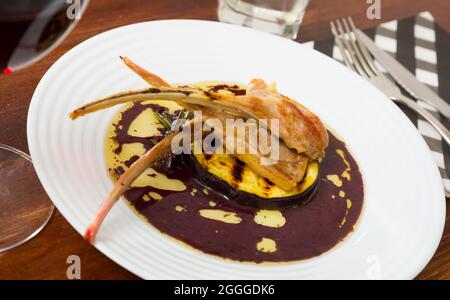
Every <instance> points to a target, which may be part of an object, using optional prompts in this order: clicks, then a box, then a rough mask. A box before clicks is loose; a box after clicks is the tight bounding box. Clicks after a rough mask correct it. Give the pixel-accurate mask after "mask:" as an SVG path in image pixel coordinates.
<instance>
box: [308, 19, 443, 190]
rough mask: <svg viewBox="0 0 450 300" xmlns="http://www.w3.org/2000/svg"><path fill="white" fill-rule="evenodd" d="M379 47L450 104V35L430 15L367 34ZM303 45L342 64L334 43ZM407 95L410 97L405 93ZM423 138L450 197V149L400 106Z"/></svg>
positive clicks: (421, 122)
mask: <svg viewBox="0 0 450 300" xmlns="http://www.w3.org/2000/svg"><path fill="white" fill-rule="evenodd" d="M365 32H366V34H367V35H369V36H370V37H371V38H372V39H374V40H375V42H376V43H377V45H378V46H379V47H380V48H382V49H384V50H385V51H387V52H389V53H391V54H392V55H393V56H394V57H395V58H396V59H397V60H398V61H399V62H401V63H402V64H403V65H404V66H405V67H406V68H407V69H409V71H411V72H412V73H413V74H415V75H416V77H417V79H419V80H420V81H421V82H423V83H425V84H427V85H428V86H429V87H431V88H432V89H433V90H434V91H435V92H436V93H438V94H439V95H440V96H441V97H442V98H443V99H445V100H446V101H447V102H449V103H450V35H449V34H448V33H447V32H446V31H445V30H444V29H442V28H441V27H440V26H439V25H438V24H437V23H435V22H434V18H433V16H432V15H431V14H430V13H429V12H423V13H420V14H418V15H417V16H415V17H411V18H408V19H403V20H398V21H390V22H386V23H383V24H381V25H380V26H378V27H377V28H373V29H369V30H365ZM304 45H306V46H308V47H313V48H314V49H316V50H318V51H320V52H322V53H324V54H326V55H328V56H331V57H333V58H335V59H337V60H338V61H341V62H342V57H341V55H340V52H339V49H338V48H337V46H336V45H335V43H334V39H329V40H322V41H315V42H308V43H305V44H304ZM405 94H406V95H407V93H406V92H405ZM417 102H418V103H419V104H420V105H422V106H423V107H424V108H426V109H427V110H429V111H430V112H431V113H432V114H434V115H435V116H436V117H438V118H440V119H441V120H442V121H443V122H444V124H445V125H446V126H447V127H448V128H450V122H448V120H443V119H445V117H441V116H440V115H439V113H437V111H436V109H434V108H433V107H432V106H430V105H428V104H427V103H425V102H423V101H420V100H419V101H417ZM400 108H401V109H402V110H403V112H404V113H405V114H406V115H407V116H408V117H409V119H410V120H411V121H412V122H413V123H414V125H415V126H416V127H417V129H418V130H419V132H420V133H421V134H422V136H423V138H424V139H425V141H426V143H427V144H428V146H429V147H430V151H431V153H432V154H433V156H434V159H435V161H436V164H437V166H438V167H439V171H440V173H441V176H442V180H443V183H444V187H445V190H446V196H447V197H450V180H449V178H450V147H449V146H448V145H447V144H446V143H445V142H444V141H443V140H442V138H441V136H440V135H439V134H438V133H437V132H436V130H435V129H434V128H433V127H432V126H431V125H430V124H428V122H426V121H425V120H423V119H422V118H421V117H418V116H417V114H416V113H414V112H412V111H411V110H409V109H408V108H405V107H403V106H400Z"/></svg>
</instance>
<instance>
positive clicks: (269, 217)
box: [253, 209, 286, 228]
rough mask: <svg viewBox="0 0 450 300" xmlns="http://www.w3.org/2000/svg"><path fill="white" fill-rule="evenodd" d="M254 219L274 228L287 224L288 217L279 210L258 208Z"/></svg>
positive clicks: (260, 223) (257, 222)
mask: <svg viewBox="0 0 450 300" xmlns="http://www.w3.org/2000/svg"><path fill="white" fill-rule="evenodd" d="M253 220H254V221H255V223H256V224H259V225H262V226H267V227H273V228H280V227H283V226H284V224H286V219H285V218H284V217H283V214H282V213H281V212H280V211H278V210H265V209H264V210H258V212H257V213H256V215H255V218H254V219H253Z"/></svg>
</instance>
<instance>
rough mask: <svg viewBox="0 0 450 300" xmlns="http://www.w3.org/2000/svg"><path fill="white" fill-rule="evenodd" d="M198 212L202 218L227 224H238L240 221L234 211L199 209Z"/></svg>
mask: <svg viewBox="0 0 450 300" xmlns="http://www.w3.org/2000/svg"><path fill="white" fill-rule="evenodd" d="M198 212H199V214H200V216H202V217H203V218H207V219H211V220H216V221H220V222H224V223H228V224H239V223H241V221H242V219H241V218H240V217H239V216H238V215H237V214H236V213H234V212H228V211H224V210H220V209H200V210H199V211H198Z"/></svg>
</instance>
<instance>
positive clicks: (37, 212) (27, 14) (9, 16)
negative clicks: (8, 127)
mask: <svg viewBox="0 0 450 300" xmlns="http://www.w3.org/2000/svg"><path fill="white" fill-rule="evenodd" d="M88 2H89V1H88V0H82V1H67V0H14V1H12V0H0V32H2V43H1V44H0V71H1V70H3V72H2V73H3V74H1V73H0V81H1V80H4V76H13V75H8V74H10V73H13V72H15V71H17V70H20V69H23V68H26V67H27V66H29V65H31V64H33V63H35V62H37V61H38V60H40V59H42V58H43V57H45V56H46V55H47V54H48V53H50V52H51V51H52V50H53V49H54V48H55V47H56V46H57V45H59V44H60V43H61V42H62V41H63V39H64V38H65V37H66V36H67V35H68V34H69V33H70V31H71V30H72V29H73V28H74V26H75V24H76V23H77V21H78V19H79V18H80V17H81V14H82V13H83V12H84V10H85V8H86V6H87V4H88ZM0 132H2V130H1V128H0ZM53 210H54V206H53V203H52V202H51V201H50V200H49V199H48V196H47V194H46V193H45V191H44V189H43V188H42V186H41V184H40V182H39V179H38V177H37V175H36V173H35V170H34V167H33V164H32V161H31V157H30V156H29V155H28V154H26V153H24V152H22V151H20V150H19V149H16V148H14V147H12V146H9V145H5V144H2V143H0V252H3V251H6V250H9V249H12V248H14V247H16V246H18V245H21V244H23V243H24V242H26V241H28V240H29V239H31V238H32V237H34V236H35V235H36V234H37V233H39V232H40V231H41V229H42V228H44V226H45V225H46V224H47V222H48V221H49V220H50V217H51V215H52V213H53Z"/></svg>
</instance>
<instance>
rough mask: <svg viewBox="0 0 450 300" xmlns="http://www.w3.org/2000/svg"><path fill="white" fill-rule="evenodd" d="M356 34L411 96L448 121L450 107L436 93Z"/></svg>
mask: <svg viewBox="0 0 450 300" xmlns="http://www.w3.org/2000/svg"><path fill="white" fill-rule="evenodd" d="M356 34H357V35H358V37H359V38H360V39H361V41H362V43H363V44H364V45H365V46H366V47H367V48H368V49H369V51H370V53H371V54H372V55H373V56H374V57H375V58H376V60H377V61H378V62H379V63H380V64H381V65H382V66H383V67H384V68H385V69H386V71H388V72H389V74H391V75H392V77H393V78H394V79H395V80H396V81H397V82H398V83H399V84H400V85H401V86H402V87H403V88H404V89H405V90H406V91H407V92H408V93H410V94H411V95H412V96H414V97H415V98H417V99H420V100H423V101H425V102H427V103H429V104H430V105H432V106H433V107H435V108H436V109H437V110H438V111H439V112H441V113H442V114H443V115H444V116H445V117H447V118H449V119H450V105H449V104H448V103H447V102H446V101H445V100H444V99H442V98H441V97H439V96H438V95H436V93H435V92H434V91H433V90H431V89H430V88H429V87H427V86H426V85H425V84H423V83H422V82H420V81H419V80H418V79H417V78H416V77H415V76H414V75H413V74H412V73H411V72H409V70H408V69H406V68H405V67H404V66H403V65H402V64H401V63H399V62H398V61H397V60H396V59H395V58H393V57H392V56H391V55H390V54H388V53H387V52H385V51H384V50H382V49H381V48H379V47H378V46H377V45H376V44H375V42H374V41H373V40H372V39H371V38H369V37H368V36H367V35H366V34H365V33H364V32H362V31H361V30H359V29H357V30H356Z"/></svg>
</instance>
